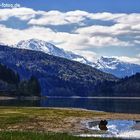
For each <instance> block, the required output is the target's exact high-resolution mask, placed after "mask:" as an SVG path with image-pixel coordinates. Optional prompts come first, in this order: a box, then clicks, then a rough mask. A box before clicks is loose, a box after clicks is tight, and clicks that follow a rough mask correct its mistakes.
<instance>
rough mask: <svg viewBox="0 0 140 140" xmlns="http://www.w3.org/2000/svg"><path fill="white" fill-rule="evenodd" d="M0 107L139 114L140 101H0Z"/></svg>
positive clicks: (64, 99) (58, 99)
mask: <svg viewBox="0 0 140 140" xmlns="http://www.w3.org/2000/svg"><path fill="white" fill-rule="evenodd" d="M0 106H33V107H64V108H68V107H72V108H83V109H89V110H98V111H106V112H121V113H138V114H139V113H140V99H99V98H97V99H95V98H94V99H92V98H47V99H42V100H22V99H12V100H0Z"/></svg>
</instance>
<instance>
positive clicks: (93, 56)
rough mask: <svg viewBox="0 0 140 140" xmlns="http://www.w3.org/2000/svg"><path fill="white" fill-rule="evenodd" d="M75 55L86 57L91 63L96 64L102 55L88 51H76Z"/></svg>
mask: <svg viewBox="0 0 140 140" xmlns="http://www.w3.org/2000/svg"><path fill="white" fill-rule="evenodd" d="M74 52H75V53H77V54H79V55H82V56H84V58H86V59H87V60H89V61H90V62H96V61H97V60H98V58H100V55H98V54H97V53H95V52H93V51H87V50H75V51H74Z"/></svg>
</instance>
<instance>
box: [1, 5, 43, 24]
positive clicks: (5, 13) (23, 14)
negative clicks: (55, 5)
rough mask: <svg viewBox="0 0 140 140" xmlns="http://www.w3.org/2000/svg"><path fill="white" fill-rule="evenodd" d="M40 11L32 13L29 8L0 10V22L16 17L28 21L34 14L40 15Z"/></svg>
mask: <svg viewBox="0 0 140 140" xmlns="http://www.w3.org/2000/svg"><path fill="white" fill-rule="evenodd" d="M41 13H42V12H41V11H38V12H37V11H34V10H33V9H30V8H24V7H23V8H12V9H0V21H5V20H7V19H8V18H10V17H17V18H19V19H21V20H29V19H31V18H34V17H35V15H36V14H41Z"/></svg>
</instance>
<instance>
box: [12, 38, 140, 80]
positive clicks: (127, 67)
mask: <svg viewBox="0 0 140 140" xmlns="http://www.w3.org/2000/svg"><path fill="white" fill-rule="evenodd" d="M12 47H16V48H19V49H29V50H35V51H42V52H44V53H47V54H50V55H54V56H58V57H63V58H66V59H69V60H73V61H77V62H80V63H84V64H86V65H90V66H92V67H95V68H97V69H99V70H101V71H104V72H107V73H111V74H113V75H115V76H117V77H125V76H131V75H133V74H135V73H137V72H140V65H137V64H131V63H127V62H123V61H120V60H119V59H116V58H109V57H101V58H99V59H98V60H97V62H91V61H89V60H88V59H86V58H85V57H83V56H81V55H78V54H75V53H73V52H70V51H65V50H63V49H60V48H58V47H56V46H55V45H53V44H51V43H48V42H46V41H42V40H38V39H30V40H26V41H20V42H19V43H18V44H16V45H13V46H12Z"/></svg>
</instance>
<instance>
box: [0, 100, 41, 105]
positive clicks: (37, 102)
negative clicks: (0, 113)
mask: <svg viewBox="0 0 140 140" xmlns="http://www.w3.org/2000/svg"><path fill="white" fill-rule="evenodd" d="M0 106H40V100H21V99H13V100H1V101H0Z"/></svg>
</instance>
